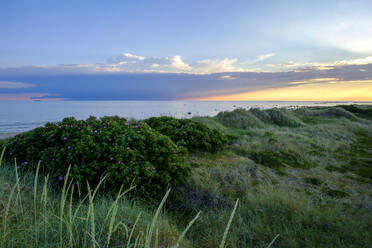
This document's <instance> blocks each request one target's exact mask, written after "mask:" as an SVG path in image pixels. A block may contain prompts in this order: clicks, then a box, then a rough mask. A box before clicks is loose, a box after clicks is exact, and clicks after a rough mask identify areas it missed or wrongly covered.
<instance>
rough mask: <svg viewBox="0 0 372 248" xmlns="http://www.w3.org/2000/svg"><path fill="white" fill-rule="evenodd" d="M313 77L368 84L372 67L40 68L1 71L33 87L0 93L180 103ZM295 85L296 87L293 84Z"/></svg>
mask: <svg viewBox="0 0 372 248" xmlns="http://www.w3.org/2000/svg"><path fill="white" fill-rule="evenodd" d="M315 78H338V79H339V80H340V81H354V80H372V64H367V65H346V66H338V67H334V68H333V69H329V70H318V69H311V68H310V69H306V70H305V69H303V70H301V71H290V72H230V73H228V72H226V73H215V74H203V75H197V74H181V73H142V74H135V73H132V74H131V73H126V74H123V73H102V74H96V73H76V72H72V73H69V72H66V71H63V72H61V71H58V70H56V69H49V68H40V67H22V68H13V69H0V81H10V82H22V83H28V84H34V85H36V87H30V88H17V89H14V88H12V89H11V88H0V93H2V94H14V93H48V94H51V95H52V94H53V95H54V97H55V96H58V97H61V98H65V99H70V100H182V99H191V98H201V97H209V96H217V95H225V94H234V93H241V92H247V91H257V90H263V89H268V88H280V87H288V86H290V84H288V83H289V82H294V81H296V82H298V81H304V80H310V79H315ZM297 85H298V84H297Z"/></svg>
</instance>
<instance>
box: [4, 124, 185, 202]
mask: <svg viewBox="0 0 372 248" xmlns="http://www.w3.org/2000/svg"><path fill="white" fill-rule="evenodd" d="M6 146H7V152H6V156H5V159H6V160H8V161H14V158H16V159H17V161H18V167H19V168H20V169H24V168H29V167H31V168H35V167H36V165H37V164H38V163H39V162H40V164H41V167H40V168H41V170H42V171H44V172H46V173H51V174H52V175H54V179H55V180H57V181H63V179H64V178H63V177H64V175H65V174H66V171H67V169H68V167H69V166H71V172H70V176H71V178H72V180H73V182H74V183H78V184H79V185H85V183H86V181H88V182H89V183H90V184H92V185H96V184H97V183H98V182H99V181H100V180H101V178H102V177H103V176H104V175H105V176H106V177H107V180H105V185H104V188H105V189H110V190H115V189H117V188H118V187H120V186H121V185H124V186H126V187H129V186H130V185H131V184H132V183H133V184H135V185H136V191H135V192H136V194H138V195H141V196H144V197H148V198H151V197H153V196H156V195H163V193H164V191H165V190H166V188H167V187H168V186H171V185H172V186H173V185H178V184H180V183H182V181H183V180H184V179H185V177H186V176H187V175H188V173H189V169H188V168H187V167H186V166H185V165H184V154H185V152H186V150H185V149H183V148H181V147H180V146H177V145H176V144H175V143H174V142H173V141H172V140H171V139H170V138H169V137H167V136H164V135H162V134H161V133H159V132H157V131H154V130H152V128H151V127H150V126H148V125H147V124H146V123H145V122H131V123H129V122H127V120H126V119H124V118H119V117H103V118H101V119H96V118H95V117H90V118H89V119H87V120H75V119H74V118H65V119H63V121H62V122H57V123H47V124H46V125H45V126H44V127H39V128H36V129H34V130H31V131H29V132H25V133H22V134H19V135H17V136H15V137H14V138H11V139H9V140H8V142H7V144H6Z"/></svg>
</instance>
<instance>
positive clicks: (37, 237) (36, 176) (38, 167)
mask: <svg viewBox="0 0 372 248" xmlns="http://www.w3.org/2000/svg"><path fill="white" fill-rule="evenodd" d="M39 169H40V162H39V163H38V164H37V168H36V174H35V178H34V223H35V225H36V221H37V213H38V211H37V202H36V197H37V185H38V180H39ZM35 242H36V246H39V245H38V244H39V228H37V229H36V241H35Z"/></svg>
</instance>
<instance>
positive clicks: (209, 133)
mask: <svg viewBox="0 0 372 248" xmlns="http://www.w3.org/2000/svg"><path fill="white" fill-rule="evenodd" d="M145 122H146V123H147V124H148V125H149V126H151V127H152V128H153V129H155V130H157V131H158V132H160V133H162V134H164V135H167V136H169V137H170V138H171V139H172V140H173V141H174V142H175V143H176V144H177V145H178V146H179V147H180V148H182V147H186V148H187V150H188V151H191V152H195V151H207V152H216V151H219V150H222V149H223V148H224V146H225V144H226V143H227V138H226V136H225V135H224V134H223V133H222V132H221V131H219V130H218V129H210V128H209V127H208V126H207V125H205V124H203V123H201V122H196V121H193V120H189V119H176V118H173V117H168V116H163V117H152V118H149V119H147V120H145Z"/></svg>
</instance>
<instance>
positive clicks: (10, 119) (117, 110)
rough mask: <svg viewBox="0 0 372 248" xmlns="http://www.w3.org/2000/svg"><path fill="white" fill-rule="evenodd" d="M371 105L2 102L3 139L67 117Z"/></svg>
mask: <svg viewBox="0 0 372 248" xmlns="http://www.w3.org/2000/svg"><path fill="white" fill-rule="evenodd" d="M340 104H368V105H372V102H309V101H306V102H300V101H299V102H293V101H289V102H285V101H0V135H1V136H3V135H6V134H15V133H20V132H24V131H28V130H31V129H33V128H36V127H38V126H42V125H44V124H45V123H47V122H57V121H60V120H62V119H63V118H64V117H71V116H73V117H75V118H76V119H86V118H88V117H89V116H91V115H92V116H96V117H102V116H112V115H118V116H120V117H125V118H127V119H145V118H148V117H153V116H164V115H167V116H173V117H176V118H191V117H193V116H215V115H217V114H218V113H219V112H221V111H231V110H234V109H236V108H244V109H249V108H261V109H267V108H273V107H286V108H298V107H304V106H335V105H340Z"/></svg>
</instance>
